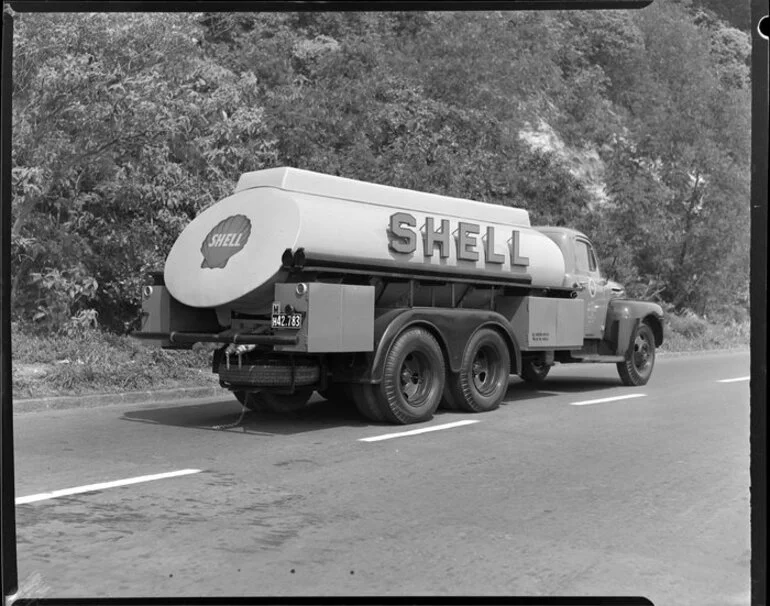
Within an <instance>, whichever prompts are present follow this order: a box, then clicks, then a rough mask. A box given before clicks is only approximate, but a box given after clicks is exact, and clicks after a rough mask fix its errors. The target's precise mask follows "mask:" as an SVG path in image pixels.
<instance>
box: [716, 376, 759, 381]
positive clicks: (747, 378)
mask: <svg viewBox="0 0 770 606" xmlns="http://www.w3.org/2000/svg"><path fill="white" fill-rule="evenodd" d="M750 378H751V377H750V376H749V377H737V378H735V379H719V381H717V383H737V382H738V381H748V380H749V379H750Z"/></svg>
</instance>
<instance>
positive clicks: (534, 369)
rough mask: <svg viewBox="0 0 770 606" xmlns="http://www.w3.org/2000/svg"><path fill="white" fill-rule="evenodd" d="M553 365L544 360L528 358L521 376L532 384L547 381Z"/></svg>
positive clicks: (523, 365)
mask: <svg viewBox="0 0 770 606" xmlns="http://www.w3.org/2000/svg"><path fill="white" fill-rule="evenodd" d="M550 370H551V367H550V366H548V364H546V363H545V362H543V361H542V360H526V361H524V362H523V364H522V367H521V378H522V379H524V380H525V381H526V382H527V383H531V384H532V385H540V384H542V383H544V382H545V378H546V377H547V376H548V372H549V371H550Z"/></svg>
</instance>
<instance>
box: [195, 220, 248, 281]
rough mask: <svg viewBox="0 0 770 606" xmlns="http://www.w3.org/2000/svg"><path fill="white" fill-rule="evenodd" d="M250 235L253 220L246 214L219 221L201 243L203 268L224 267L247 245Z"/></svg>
mask: <svg viewBox="0 0 770 606" xmlns="http://www.w3.org/2000/svg"><path fill="white" fill-rule="evenodd" d="M250 235H251V221H249V219H248V217H246V216H244V215H233V216H232V217H228V218H227V219H224V220H223V221H220V222H219V223H217V224H216V226H215V227H214V229H212V230H211V231H210V232H209V233H208V235H207V236H206V238H205V239H204V240H203V244H202V245H201V253H202V254H203V262H202V263H201V268H204V267H210V268H211V269H221V268H223V267H224V266H225V265H227V262H228V261H229V260H230V257H232V256H233V255H234V254H236V253H238V252H240V251H241V249H243V247H244V246H246V242H247V241H248V239H249V236H250Z"/></svg>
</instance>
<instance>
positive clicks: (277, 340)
mask: <svg viewBox="0 0 770 606" xmlns="http://www.w3.org/2000/svg"><path fill="white" fill-rule="evenodd" d="M131 336H132V337H134V338H136V339H152V340H157V341H168V342H170V343H174V344H179V345H186V344H192V343H238V344H243V345H294V344H296V343H297V340H298V338H299V337H298V335H296V334H294V335H254V334H248V333H239V332H232V331H226V332H219V333H212V332H186V331H172V332H135V333H133V334H132V335H131Z"/></svg>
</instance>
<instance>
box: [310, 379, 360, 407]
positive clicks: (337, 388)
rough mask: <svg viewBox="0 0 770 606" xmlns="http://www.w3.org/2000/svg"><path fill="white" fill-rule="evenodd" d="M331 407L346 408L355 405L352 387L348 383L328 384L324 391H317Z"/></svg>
mask: <svg viewBox="0 0 770 606" xmlns="http://www.w3.org/2000/svg"><path fill="white" fill-rule="evenodd" d="M318 393H320V394H321V396H323V397H324V398H325V399H326V400H328V401H329V402H330V403H331V404H332V405H334V406H337V407H340V408H347V407H350V406H353V405H354V404H355V398H354V396H353V390H352V385H351V384H350V383H330V384H329V385H328V387H327V388H326V389H324V390H323V391H319V392H318Z"/></svg>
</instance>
